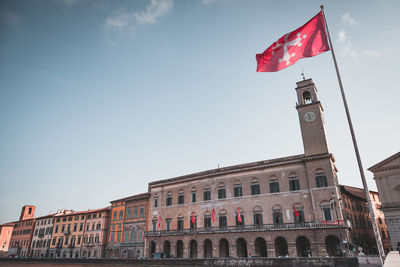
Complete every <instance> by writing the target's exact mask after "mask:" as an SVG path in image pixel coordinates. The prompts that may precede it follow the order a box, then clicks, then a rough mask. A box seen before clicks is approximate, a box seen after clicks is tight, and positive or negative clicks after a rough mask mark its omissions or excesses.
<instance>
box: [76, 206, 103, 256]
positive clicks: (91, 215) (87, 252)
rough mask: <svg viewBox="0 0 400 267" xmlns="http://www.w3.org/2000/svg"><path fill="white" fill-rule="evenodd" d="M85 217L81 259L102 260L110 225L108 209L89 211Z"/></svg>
mask: <svg viewBox="0 0 400 267" xmlns="http://www.w3.org/2000/svg"><path fill="white" fill-rule="evenodd" d="M85 216H86V221H85V226H84V229H85V233H84V237H83V244H82V253H81V254H82V258H104V257H105V251H106V245H107V234H108V228H109V227H108V226H109V223H110V208H109V207H107V208H103V209H97V210H89V211H87V213H86V215H85Z"/></svg>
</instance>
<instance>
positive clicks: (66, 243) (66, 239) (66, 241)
mask: <svg viewBox="0 0 400 267" xmlns="http://www.w3.org/2000/svg"><path fill="white" fill-rule="evenodd" d="M64 245H68V236H66V237H65V243H64Z"/></svg>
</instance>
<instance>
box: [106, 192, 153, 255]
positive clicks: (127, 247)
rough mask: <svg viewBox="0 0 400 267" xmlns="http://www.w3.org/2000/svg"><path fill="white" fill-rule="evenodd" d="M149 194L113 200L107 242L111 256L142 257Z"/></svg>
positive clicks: (108, 253)
mask: <svg viewBox="0 0 400 267" xmlns="http://www.w3.org/2000/svg"><path fill="white" fill-rule="evenodd" d="M148 200H149V194H148V193H143V194H139V195H134V196H129V197H126V198H122V199H117V200H114V201H111V221H110V225H111V228H110V231H109V238H108V241H109V242H108V244H107V250H108V252H107V256H108V257H109V258H125V259H127V258H142V257H143V256H144V232H145V229H146V218H147V211H148Z"/></svg>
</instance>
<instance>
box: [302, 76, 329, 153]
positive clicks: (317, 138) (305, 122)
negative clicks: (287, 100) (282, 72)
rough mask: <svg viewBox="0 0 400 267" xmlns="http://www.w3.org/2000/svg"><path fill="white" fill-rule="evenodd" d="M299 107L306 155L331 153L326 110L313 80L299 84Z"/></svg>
mask: <svg viewBox="0 0 400 267" xmlns="http://www.w3.org/2000/svg"><path fill="white" fill-rule="evenodd" d="M296 84H297V87H296V92H297V99H298V102H297V105H296V109H297V111H298V113H299V121H300V128H301V135H302V138H303V146H304V154H305V155H306V156H311V155H320V154H326V153H329V148H328V144H327V141H326V135H325V127H324V124H325V123H324V117H323V113H324V109H323V108H322V105H321V103H320V102H319V101H318V98H317V88H316V87H315V85H314V82H313V80H312V79H307V80H303V81H300V82H297V83H296Z"/></svg>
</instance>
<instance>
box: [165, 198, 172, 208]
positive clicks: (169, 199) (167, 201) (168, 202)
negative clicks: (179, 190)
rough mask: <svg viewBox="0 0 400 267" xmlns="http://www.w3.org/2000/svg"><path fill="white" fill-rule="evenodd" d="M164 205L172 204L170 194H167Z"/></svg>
mask: <svg viewBox="0 0 400 267" xmlns="http://www.w3.org/2000/svg"><path fill="white" fill-rule="evenodd" d="M166 205H167V206H171V205H172V196H171V195H170V196H167V199H166Z"/></svg>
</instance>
